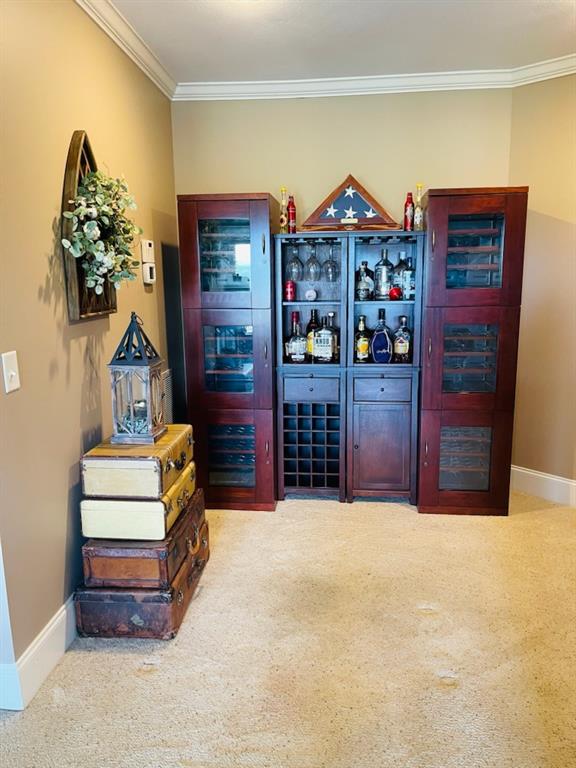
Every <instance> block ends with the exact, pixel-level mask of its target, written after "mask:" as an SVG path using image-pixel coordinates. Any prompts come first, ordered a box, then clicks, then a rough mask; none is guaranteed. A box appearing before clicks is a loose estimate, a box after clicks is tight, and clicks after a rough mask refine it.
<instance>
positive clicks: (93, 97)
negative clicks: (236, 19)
mask: <svg viewBox="0 0 576 768" xmlns="http://www.w3.org/2000/svg"><path fill="white" fill-rule="evenodd" d="M0 5H1V8H0V12H1V19H2V41H1V47H2V137H1V141H2V157H1V176H2V184H3V196H2V211H1V217H2V218H1V231H2V245H1V248H2V286H1V291H2V293H1V299H0V312H1V316H0V322H1V338H2V341H1V349H0V351H2V352H3V351H7V350H12V349H15V350H16V351H17V352H18V358H19V363H20V373H21V380H22V388H21V389H20V390H19V391H18V392H15V393H11V394H9V395H6V394H4V391H3V388H2V393H1V394H0V408H1V436H2V437H1V440H0V451H1V454H0V465H1V471H2V496H1V502H0V503H1V518H0V523H1V528H0V532H1V535H2V548H3V552H4V561H5V568H6V580H7V586H8V596H9V602H10V612H11V618H12V628H13V635H14V644H15V651H16V656H19V655H20V654H21V653H22V651H23V650H24V649H25V648H26V646H27V645H28V644H29V643H30V641H31V640H32V639H33V638H34V637H35V635H36V634H37V633H38V632H39V631H40V629H41V628H42V627H43V626H44V625H45V624H46V623H47V621H48V620H49V619H50V618H51V616H52V615H53V614H54V613H55V612H56V611H57V610H58V608H60V606H61V605H62V603H63V602H64V601H65V600H66V598H67V597H68V596H69V595H70V593H71V591H72V590H73V588H74V586H75V585H76V583H77V581H78V579H79V575H80V570H79V564H80V557H79V556H80V529H79V507H78V502H79V496H80V490H79V472H78V460H79V457H80V455H81V454H82V452H83V451H84V450H85V449H86V448H87V447H90V446H92V445H93V444H94V443H95V442H97V441H98V439H100V437H101V436H102V435H104V436H105V435H107V434H109V432H110V430H111V417H110V392H109V385H108V381H107V375H108V373H107V369H106V363H108V362H109V360H110V358H111V356H112V354H113V352H114V349H115V347H116V345H117V344H118V342H119V341H120V337H121V334H122V331H123V330H124V328H125V327H126V325H127V323H128V320H129V312H130V310H132V309H134V310H136V311H137V312H138V314H139V315H140V316H141V317H142V318H143V319H144V321H145V325H146V330H147V332H148V333H149V335H150V337H151V339H152V340H153V341H154V342H155V343H157V344H158V346H159V348H160V351H161V352H163V351H164V350H165V332H164V322H163V315H164V312H163V294H162V283H161V282H160V283H159V284H157V285H156V287H155V289H154V290H151V289H145V288H144V286H143V284H142V282H141V280H140V279H139V280H138V282H136V283H133V284H131V285H129V286H127V287H125V288H122V290H121V291H120V293H119V302H118V313H117V314H115V315H111V316H110V317H109V318H107V319H101V320H91V321H85V322H82V323H78V324H75V325H70V324H69V323H68V319H67V310H66V299H65V293H64V287H63V271H62V259H61V252H60V247H59V245H58V238H57V236H56V230H57V226H58V221H59V213H60V201H61V194H62V180H63V173H64V165H65V162H66V155H67V152H68V145H69V142H70V137H71V135H72V132H73V130H75V129H78V128H81V129H84V130H86V131H87V132H88V135H89V137H90V140H91V143H92V147H93V149H94V152H95V155H96V160H97V162H98V164H99V167H100V168H101V169H102V170H105V171H107V172H108V173H110V174H112V175H121V174H124V175H125V177H126V179H127V181H128V183H129V186H130V189H131V191H132V192H133V193H134V195H135V197H136V200H137V203H138V211H137V212H136V213H135V219H136V222H137V223H138V224H139V225H140V226H142V227H143V228H144V231H145V235H144V236H145V237H147V238H151V239H153V240H154V241H155V242H156V246H157V252H158V255H159V250H160V243H161V241H166V242H172V243H174V242H175V241H176V226H175V224H176V221H175V206H174V182H173V173H172V167H173V166H172V142H171V125H170V103H169V101H168V100H167V99H166V98H165V97H164V96H163V95H162V94H161V93H160V91H159V90H158V89H157V88H156V87H155V86H154V85H153V84H152V83H151V82H150V80H149V79H148V78H147V77H146V76H145V75H144V74H143V73H142V72H141V71H140V70H139V69H138V68H137V67H136V66H135V65H134V64H133V63H132V62H131V61H130V60H129V59H128V58H127V57H126V56H125V55H124V54H123V53H122V51H121V50H120V49H119V48H118V47H117V46H116V45H115V44H114V43H113V42H112V41H111V40H110V39H109V38H108V37H107V36H106V35H105V34H104V33H103V32H102V31H101V30H100V29H99V28H98V27H97V26H96V25H95V24H94V23H93V22H92V21H91V20H90V18H89V17H88V16H87V15H86V14H85V13H84V11H82V10H81V9H80V8H79V7H78V6H77V5H75V4H74V3H73V2H72V0H51V2H45V0H39V1H38V2H32V1H31V0H17V1H16V0H4V2H3V3H1V4H0Z"/></svg>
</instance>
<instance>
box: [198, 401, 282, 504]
mask: <svg viewBox="0 0 576 768" xmlns="http://www.w3.org/2000/svg"><path fill="white" fill-rule="evenodd" d="M197 421H198V436H197V439H196V445H197V446H198V451H197V454H198V455H197V457H195V458H196V463H197V469H198V477H199V480H200V482H201V483H202V487H203V488H204V492H205V494H206V498H207V501H208V503H209V504H210V505H211V506H213V507H214V506H223V507H228V506H233V507H240V506H241V505H242V503H245V504H246V505H247V506H248V507H250V505H255V506H253V507H252V508H256V509H257V508H258V505H259V504H260V505H263V506H262V508H268V507H267V506H266V505H270V506H269V508H273V505H274V450H273V427H274V425H273V415H272V411H271V410H267V411H260V410H256V411H252V410H206V411H204V412H202V414H199V417H198V420H197Z"/></svg>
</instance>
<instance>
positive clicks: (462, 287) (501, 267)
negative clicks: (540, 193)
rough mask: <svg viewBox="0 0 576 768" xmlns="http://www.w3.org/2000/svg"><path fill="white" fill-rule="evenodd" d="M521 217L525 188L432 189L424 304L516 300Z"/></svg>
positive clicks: (512, 302) (519, 281) (508, 302)
mask: <svg viewBox="0 0 576 768" xmlns="http://www.w3.org/2000/svg"><path fill="white" fill-rule="evenodd" d="M525 219H526V193H524V192H511V193H507V194H504V193H502V194H497V193H495V194H490V193H484V194H463V195H458V194H454V195H445V196H442V195H441V196H435V195H434V193H431V196H430V198H429V203H428V246H427V248H428V255H427V265H428V269H429V276H428V280H427V295H426V305H427V306H490V305H515V304H519V303H520V292H521V285H522V274H521V272H522V256H523V250H524V222H525Z"/></svg>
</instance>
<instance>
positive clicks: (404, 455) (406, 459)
mask: <svg viewBox="0 0 576 768" xmlns="http://www.w3.org/2000/svg"><path fill="white" fill-rule="evenodd" d="M410 425H411V414H410V405H409V404H407V403H406V404H401V403H386V404H383V403H355V404H354V406H353V427H352V433H353V445H352V451H353V466H352V477H353V495H355V494H357V493H358V492H361V491H375V492H378V493H379V494H380V495H385V494H386V492H387V491H405V492H408V491H409V490H410V445H411V429H410Z"/></svg>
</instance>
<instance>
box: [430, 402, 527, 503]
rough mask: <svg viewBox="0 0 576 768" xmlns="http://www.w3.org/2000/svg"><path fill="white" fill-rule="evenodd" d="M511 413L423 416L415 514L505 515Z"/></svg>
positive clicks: (508, 483) (508, 481) (508, 480)
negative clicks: (416, 512) (417, 511)
mask: <svg viewBox="0 0 576 768" xmlns="http://www.w3.org/2000/svg"><path fill="white" fill-rule="evenodd" d="M512 426H513V413H512V412H511V411H504V412H503V411H474V412H468V411H423V412H422V415H421V427H420V466H419V488H418V509H419V510H420V511H421V512H437V513H452V514H454V513H460V512H462V513H466V514H506V513H507V509H508V495H509V485H510V460H511V453H512Z"/></svg>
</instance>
